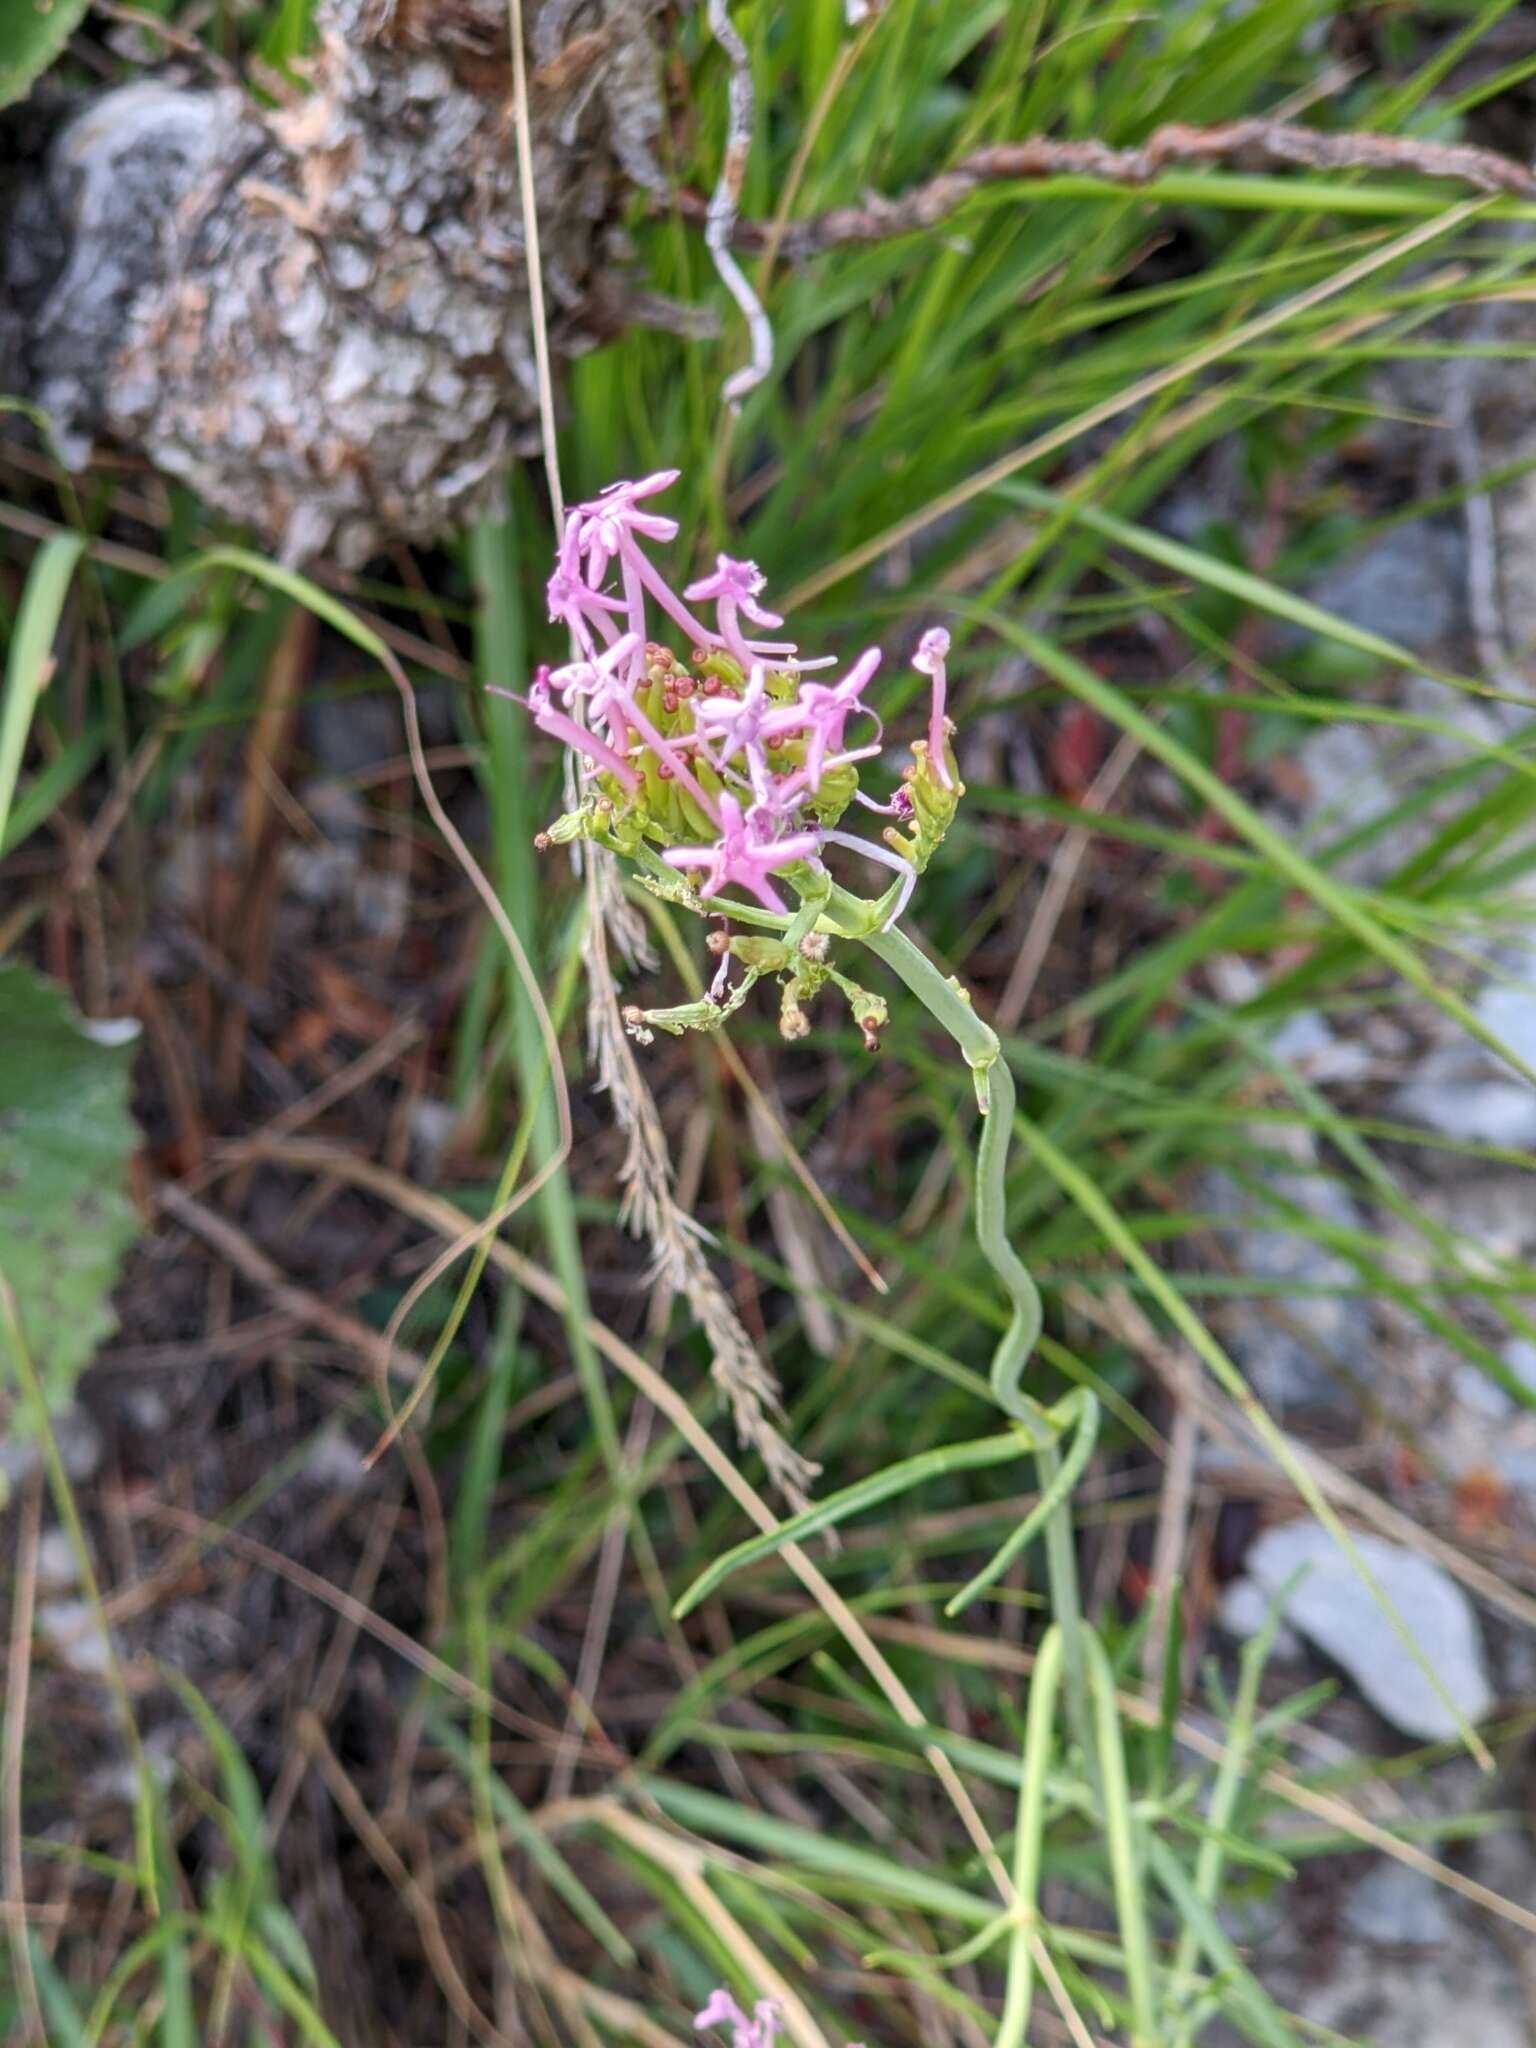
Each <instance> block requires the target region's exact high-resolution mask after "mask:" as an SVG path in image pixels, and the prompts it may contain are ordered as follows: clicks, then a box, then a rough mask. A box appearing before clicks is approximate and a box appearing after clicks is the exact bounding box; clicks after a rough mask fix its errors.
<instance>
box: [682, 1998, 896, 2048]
mask: <svg viewBox="0 0 1536 2048" xmlns="http://www.w3.org/2000/svg"><path fill="white" fill-rule="evenodd" d="M693 2024H694V2026H695V2028H696V2029H697V2030H698V2031H699V2032H701V2033H702V2032H703V2030H704V2028H706V2027H729V2028H730V2029H731V2043H730V2048H773V2044H774V2043H775V2041H777V2040H778V2038H779V2036H780V2034H782V2033H783V2031H784V2020H783V2016H782V2013H781V2011H780V2008H779V2006H778V2004H777V2002H776V2001H775V2000H774V1999H771V1998H760V1999H759V2000H758V2001H757V2003H756V2005H754V2006H753V2008H752V2018H751V2019H748V2018H747V2016H746V2014H745V2013H744V2012H743V2011H742V2009H741V2007H740V2006H739V2005H738V2004H737V2003H736V2001H735V1999H734V1998H732V1996H731V1994H730V1993H729V1991H726V1990H724V1989H721V1990H719V1991H712V1992H711V1993H710V1994H709V2002H708V2004H707V2005H706V2006H705V2007H704V2010H703V2011H702V2012H699V2013H695V2014H694V2018H693ZM848 2048H864V2044H863V2042H862V2041H850V2042H849V2043H848Z"/></svg>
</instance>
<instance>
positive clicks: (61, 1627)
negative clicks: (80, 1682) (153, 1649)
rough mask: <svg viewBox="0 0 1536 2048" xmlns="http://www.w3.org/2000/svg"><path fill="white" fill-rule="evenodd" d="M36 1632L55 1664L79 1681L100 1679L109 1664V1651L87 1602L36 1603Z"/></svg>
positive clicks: (57, 1601)
mask: <svg viewBox="0 0 1536 2048" xmlns="http://www.w3.org/2000/svg"><path fill="white" fill-rule="evenodd" d="M37 1632H38V1634H39V1635H40V1636H41V1637H42V1638H43V1640H44V1641H45V1642H46V1643H47V1644H48V1645H49V1646H50V1648H51V1649H52V1650H53V1652H54V1655H55V1656H56V1657H57V1658H58V1659H59V1662H60V1663H61V1664H64V1665H67V1666H68V1668H69V1669H70V1670H71V1671H75V1672H78V1673H79V1675H80V1676H81V1677H82V1678H100V1677H102V1676H103V1674H104V1673H105V1672H106V1671H107V1670H108V1668H109V1666H110V1664H111V1650H110V1647H109V1645H108V1644H107V1641H106V1639H105V1638H104V1637H103V1635H102V1633H101V1631H100V1629H99V1628H98V1627H97V1626H96V1616H95V1613H94V1611H93V1609H92V1607H91V1605H90V1602H89V1601H87V1600H44V1601H42V1602H40V1603H39V1606H38V1610H37Z"/></svg>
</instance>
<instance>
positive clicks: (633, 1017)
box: [621, 1003, 645, 1030]
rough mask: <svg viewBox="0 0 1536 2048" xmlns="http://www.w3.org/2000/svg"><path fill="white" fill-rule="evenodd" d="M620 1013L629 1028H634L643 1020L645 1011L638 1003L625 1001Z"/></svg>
mask: <svg viewBox="0 0 1536 2048" xmlns="http://www.w3.org/2000/svg"><path fill="white" fill-rule="evenodd" d="M621 1015H622V1016H623V1019H624V1022H625V1023H626V1024H627V1025H628V1026H629V1028H630V1029H631V1030H634V1028H635V1026H636V1025H637V1024H643V1023H644V1022H645V1012H644V1010H642V1009H641V1007H640V1005H639V1004H638V1003H626V1004H625V1005H624V1008H623V1011H622V1012H621Z"/></svg>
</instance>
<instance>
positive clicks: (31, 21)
mask: <svg viewBox="0 0 1536 2048" xmlns="http://www.w3.org/2000/svg"><path fill="white" fill-rule="evenodd" d="M86 6H87V0H5V5H4V6H3V7H0V107H8V106H9V105H10V103H11V101H12V100H19V99H23V98H25V96H26V95H27V94H28V93H29V92H30V91H31V90H32V87H33V86H34V85H35V84H36V83H37V81H38V79H39V78H41V77H42V75H43V73H44V72H45V71H46V70H47V69H48V66H49V65H50V64H51V63H52V62H53V61H54V59H55V58H56V57H57V56H59V54H60V53H61V52H62V50H63V48H64V45H65V44H66V43H67V42H68V41H69V39H70V37H71V36H72V35H73V34H74V32H75V30H76V29H77V28H78V27H79V26H80V23H81V22H82V21H83V20H84V19H85V10H86Z"/></svg>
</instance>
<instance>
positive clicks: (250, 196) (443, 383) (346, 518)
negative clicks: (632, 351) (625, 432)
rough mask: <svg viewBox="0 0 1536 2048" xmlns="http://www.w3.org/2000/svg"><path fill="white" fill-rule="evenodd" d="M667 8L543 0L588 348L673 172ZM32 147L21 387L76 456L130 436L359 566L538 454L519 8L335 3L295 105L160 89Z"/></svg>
mask: <svg viewBox="0 0 1536 2048" xmlns="http://www.w3.org/2000/svg"><path fill="white" fill-rule="evenodd" d="M656 4H657V0H542V4H531V5H530V6H529V9H528V13H529V17H530V19H529V27H528V45H529V47H528V61H529V70H530V96H531V105H530V119H531V129H532V142H533V157H534V185H535V191H536V195H537V201H538V213H539V222H540V230H541V245H542V254H543V268H544V279H545V288H546V294H547V297H548V300H549V315H550V322H551V341H552V344H553V346H554V347H555V348H556V349H557V350H559V351H562V352H564V353H567V354H571V353H575V352H577V351H578V350H580V349H582V348H584V347H589V346H591V345H592V344H593V343H594V342H595V341H596V340H598V339H600V338H602V336H603V335H604V334H606V333H611V332H613V331H614V330H615V329H616V327H617V326H618V325H619V324H620V322H621V319H622V306H621V297H622V293H621V290H620V288H619V287H617V286H616V284H615V278H616V277H617V276H619V275H620V270H619V266H620V263H621V258H622V238H621V236H620V234H619V231H618V228H617V218H618V214H619V210H620V207H621V205H622V202H623V200H624V197H625V195H626V193H627V192H629V191H630V190H632V189H633V187H634V186H635V185H636V184H644V185H652V186H654V185H659V183H660V176H659V173H658V171H657V169H656V165H655V161H654V157H653V155H652V145H653V141H654V138H655V136H656V134H657V132H658V130H659V127H660V121H661V104H660V97H659V90H658V64H657V55H656V51H655V47H654V43H653V40H652V35H651V19H652V15H653V11H654V8H655V5H656ZM36 119H37V117H36V116H35V115H34V117H33V125H34V126H35V125H36ZM10 156H11V162H10V164H9V166H8V167H0V180H3V182H0V389H4V390H6V391H9V392H12V393H17V392H19V393H20V394H21V395H22V396H24V397H26V398H28V399H30V400H31V401H32V402H33V403H34V404H36V405H38V406H40V407H41V408H42V410H43V411H44V412H45V413H46V414H47V415H48V418H49V421H50V424H51V427H52V430H53V433H54V435H55V437H56V438H57V440H58V443H59V445H60V447H61V448H62V450H63V452H64V455H65V458H66V460H68V461H69V462H70V463H71V464H72V465H76V466H78V465H80V464H82V463H83V462H84V461H85V460H86V459H87V458H88V457H89V455H90V453H91V451H92V449H93V448H94V447H95V446H96V445H97V444H98V443H101V442H113V443H117V444H120V445H123V446H126V447H128V448H131V449H134V450H137V451H139V452H141V453H142V454H143V455H145V456H146V457H147V458H148V459H149V460H150V461H151V462H153V463H154V464H155V465H156V466H158V467H159V468H161V469H164V470H166V471H168V472H169V473H171V474H173V475H175V476H179V477H182V478H184V479H185V480H186V481H187V482H188V483H189V484H190V485H191V486H192V487H193V488H194V489H195V490H196V491H197V492H198V493H199V494H200V496H201V497H202V498H203V499H204V500H205V501H206V502H207V503H208V504H209V505H210V506H212V507H214V508H216V509H217V510H218V511H221V512H224V513H227V514H229V515H230V516H231V517H233V518H235V519H238V520H240V521H242V522H244V523H245V524H247V525H249V526H251V527H252V528H254V529H255V530H256V531H257V533H259V534H260V535H261V536H262V538H263V539H264V541H266V542H267V543H268V544H269V545H271V546H272V547H274V548H276V549H277V550H278V551H279V552H280V553H281V555H282V557H283V558H284V559H285V560H287V561H290V562H297V561H302V560H304V559H306V558H309V557H312V556H314V555H317V554H319V553H322V552H326V553H329V554H331V555H333V556H334V557H336V558H337V559H339V560H340V561H341V562H342V563H343V564H348V565H356V564H359V563H361V562H363V561H365V560H366V559H367V558H368V557H369V556H370V555H372V554H373V553H375V552H377V550H378V547H379V545H380V543H381V541H382V540H383V539H385V538H386V537H388V536H398V537H404V538H406V539H410V540H428V539H430V538H431V537H432V536H433V535H435V534H437V533H439V532H440V531H441V530H442V529H443V528H444V527H446V526H447V525H449V524H450V523H452V522H455V521H457V520H459V519H461V518H462V517H463V516H464V515H465V513H466V512H467V511H469V510H470V509H472V506H473V502H474V500H475V497H476V494H477V492H478V491H479V490H480V489H481V488H482V487H483V485H484V484H485V482H486V480H487V479H488V478H489V477H490V475H491V474H492V473H493V471H494V470H495V468H496V465H497V463H498V461H499V459H500V458H501V457H502V456H503V455H504V454H505V453H506V452H507V451H508V450H509V449H517V448H528V447H532V446H537V443H538V432H537V390H536V384H535V373H534V357H533V344H532V336H531V328H530V315H529V300H528V273H527V263H526V251H525V248H524V236H523V225H522V210H521V201H520V196H519V192H518V181H517V166H516V150H515V138H514V132H513V119H512V111H511V65H510V62H509V46H508V42H507V32H506V8H505V4H504V0H326V4H325V6H324V7H323V8H322V12H321V44H320V49H319V53H318V55H317V57H316V59H315V63H314V69H313V77H312V80H311V90H310V91H309V92H308V93H307V94H306V95H305V96H304V97H302V98H299V99H296V100H295V101H294V103H293V104H292V105H290V106H287V107H284V108H282V109H280V110H278V111H275V112H263V111H262V110H261V109H259V108H258V107H256V106H255V105H254V104H253V103H252V101H251V100H250V99H249V98H248V97H247V96H246V95H245V94H243V93H242V92H241V91H240V90H239V89H238V88H235V87H232V86H216V87H211V88H210V87H206V86H203V85H199V84H194V83H189V82H187V81H186V80H185V79H182V78H178V77H176V76H174V75H168V76H164V77H158V76H157V77H150V78H145V79H143V80H140V81H137V82H135V83H132V84H129V85H126V86H123V87H120V88H118V89H116V90H114V91H110V92H108V93H106V94H104V95H101V96H100V97H98V98H96V99H94V100H93V101H91V102H90V103H89V104H87V105H85V106H83V107H82V108H80V109H79V110H78V111H73V112H71V113H70V114H69V115H68V117H67V118H66V119H64V120H63V122H62V124H60V125H57V126H56V127H55V128H54V130H53V132H52V133H51V134H50V135H47V136H46V137H44V138H42V139H41V140H38V139H37V138H35V137H34V138H32V139H31V140H30V142H29V144H28V146H27V147H26V148H25V149H23V148H15V149H13V150H12V151H11V152H10Z"/></svg>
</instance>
